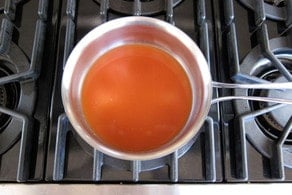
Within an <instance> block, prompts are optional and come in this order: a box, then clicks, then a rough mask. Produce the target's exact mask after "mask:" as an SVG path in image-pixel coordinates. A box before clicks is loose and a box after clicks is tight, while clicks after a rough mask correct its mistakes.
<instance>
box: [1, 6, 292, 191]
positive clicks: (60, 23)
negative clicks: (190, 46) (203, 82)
mask: <svg viewBox="0 0 292 195" xmlns="http://www.w3.org/2000/svg"><path fill="white" fill-rule="evenodd" d="M291 13H292V1H291V0H282V1H281V0H280V1H279V0H278V1H263V0H261V1H250V0H219V1H218V0H198V1H192V0H135V1H129V0H127V1H126V0H83V1H77V0H64V1H57V0H56V1H49V0H40V1H32V0H29V1H25V0H23V1H22V0H4V1H1V2H0V25H1V28H0V77H1V78H0V181H2V182H21V183H27V182H29V183H36V184H39V183H45V184H49V183H58V184H59V183H61V184H63V183H67V184H68V183H69V184H71V183H73V184H81V183H82V184H84V183H86V184H92V183H103V184H117V183H118V184H120V183H126V184H133V183H134V184H145V183H147V184H149V183H150V184H158V185H162V184H168V183H170V184H176V183H179V184H181V183H188V184H198V183H201V184H202V183H234V182H236V183H245V182H248V183H250V182H263V183H266V182H269V183H270V182H277V183H278V182H281V181H285V182H289V181H292V133H290V131H291V129H292V107H291V106H287V105H284V104H273V103H262V102H257V101H247V100H234V101H225V102H222V103H217V104H213V105H212V107H211V109H210V111H209V114H208V117H207V119H206V121H205V124H204V125H203V126H202V128H201V130H200V132H199V135H198V136H197V137H196V138H194V139H192V140H191V141H190V142H189V143H187V144H186V145H185V146H184V147H182V148H180V149H179V150H177V151H176V152H174V153H173V154H171V155H168V156H166V157H162V158H159V159H154V160H149V161H125V160H120V159H116V158H113V157H110V156H107V155H105V154H103V153H101V152H99V151H97V150H94V149H93V148H91V147H90V146H89V145H88V144H87V143H86V142H85V141H83V140H82V139H81V138H80V137H79V136H78V135H77V133H76V132H75V130H74V128H73V127H72V126H71V124H70V122H69V120H68V118H67V116H66V114H65V111H64V108H63V105H62V101H61V91H60V88H61V79H62V74H63V69H64V66H65V63H66V60H67V58H68V56H69V54H70V52H71V51H72V49H73V48H74V46H75V45H76V44H77V43H78V41H79V40H80V39H82V37H84V35H85V34H87V33H88V32H89V31H90V30H92V29H93V28H95V27H97V26H98V25H100V24H102V23H105V22H107V21H109V20H112V19H115V18H119V17H125V16H129V15H138V16H139V15H143V16H147V17H154V18H158V19H161V20H165V21H167V22H169V23H171V24H173V25H175V26H176V27H178V28H180V29H181V30H183V31H184V32H185V33H186V34H188V35H189V36H190V37H191V38H192V39H193V40H194V41H195V42H196V43H197V44H198V45H199V47H200V49H201V50H202V52H203V53H204V55H205V57H206V60H207V62H208V65H209V68H210V71H211V75H212V79H213V80H215V81H220V82H228V83H232V82H235V83H246V84H251V83H272V82H274V83H277V82H288V81H289V82H290V81H292V76H291V75H292V31H291V26H292V15H291ZM229 95H232V96H251V95H255V96H263V97H276V98H279V97H281V98H283V97H284V98H287V99H289V98H290V99H291V90H284V89H283V90H251V89H235V90H227V89H224V90H223V89H214V91H213V98H217V97H219V96H229Z"/></svg>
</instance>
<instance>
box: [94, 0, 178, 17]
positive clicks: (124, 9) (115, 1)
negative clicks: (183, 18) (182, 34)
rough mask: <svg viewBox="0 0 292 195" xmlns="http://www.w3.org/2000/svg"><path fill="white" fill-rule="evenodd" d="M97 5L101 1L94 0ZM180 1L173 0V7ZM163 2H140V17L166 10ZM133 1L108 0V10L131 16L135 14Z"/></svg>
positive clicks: (146, 0)
mask: <svg viewBox="0 0 292 195" xmlns="http://www.w3.org/2000/svg"><path fill="white" fill-rule="evenodd" d="M94 1H97V2H98V3H100V2H101V0H94ZM181 1H182V0H173V6H176V5H177V4H179V3H180V2H181ZM166 2H167V1H165V0H140V5H139V6H141V10H140V13H141V15H151V14H156V13H159V12H162V11H164V10H165V9H166V7H167V6H166ZM135 4H136V3H135V0H109V4H108V5H109V8H110V9H112V10H114V11H116V12H119V13H123V14H127V15H132V14H133V13H134V12H135Z"/></svg>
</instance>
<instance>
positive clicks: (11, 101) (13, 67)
mask: <svg viewBox="0 0 292 195" xmlns="http://www.w3.org/2000/svg"><path fill="white" fill-rule="evenodd" d="M9 44H10V45H9V50H8V51H7V52H6V53H4V54H0V77H5V76H11V75H15V74H19V73H22V72H25V71H27V70H29V67H30V64H29V62H28V59H27V57H26V55H25V54H24V53H23V52H22V50H21V49H20V48H19V47H18V46H16V45H15V44H14V43H13V42H11V43H9ZM35 95H36V94H35V83H34V82H33V81H20V82H9V81H8V82H6V84H3V85H0V106H1V107H2V108H4V109H8V110H13V111H16V112H20V113H21V114H25V115H31V113H32V112H33V109H34V107H33V105H34V101H35ZM22 129H23V124H22V122H21V121H19V119H18V118H17V117H16V116H13V115H6V114H3V113H0V155H1V154H3V153H5V152H6V151H7V150H8V149H9V148H10V147H11V146H13V145H14V143H15V142H16V141H17V140H18V138H19V136H20V133H21V131H22Z"/></svg>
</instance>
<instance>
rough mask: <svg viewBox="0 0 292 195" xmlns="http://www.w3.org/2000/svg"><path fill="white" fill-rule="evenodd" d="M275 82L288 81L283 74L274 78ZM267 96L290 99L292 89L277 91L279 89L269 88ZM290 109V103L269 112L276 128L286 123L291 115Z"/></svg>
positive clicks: (280, 127) (291, 106) (281, 127)
mask: <svg viewBox="0 0 292 195" xmlns="http://www.w3.org/2000/svg"><path fill="white" fill-rule="evenodd" d="M275 82H276V83H281V82H288V81H287V79H286V78H285V77H284V76H280V77H278V78H277V79H276V80H275ZM267 96H268V97H270V98H284V99H292V90H291V89H290V90H285V91H279V90H269V91H268V94H267ZM271 105H272V103H269V106H271ZM291 111H292V105H287V106H284V107H282V108H279V109H276V110H274V111H272V112H271V113H270V116H271V117H270V118H271V119H272V120H273V121H271V122H273V123H274V124H275V125H276V127H277V129H283V127H284V126H285V125H286V124H287V122H288V120H289V118H290V117H291Z"/></svg>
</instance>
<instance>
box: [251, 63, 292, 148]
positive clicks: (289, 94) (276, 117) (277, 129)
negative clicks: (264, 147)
mask: <svg viewBox="0 0 292 195" xmlns="http://www.w3.org/2000/svg"><path fill="white" fill-rule="evenodd" d="M291 65H292V64H290V66H291ZM286 66H288V64H286ZM291 67H292V66H291ZM260 78H262V79H265V80H268V81H271V82H275V83H280V82H288V81H287V79H286V78H285V77H283V76H282V75H281V74H280V73H279V72H278V71H276V70H272V71H269V72H267V74H265V75H264V76H263V77H260ZM257 91H259V92H258V93H256V92H255V93H254V95H259V96H265V97H270V98H285V99H289V98H290V99H291V98H292V90H283V91H280V90H257ZM273 105H274V104H273V103H264V102H252V110H259V109H264V108H266V107H271V106H273ZM291 110H292V105H286V106H283V107H281V108H278V109H275V110H273V111H271V112H268V113H265V114H263V115H260V116H258V117H257V118H256V121H257V124H258V125H259V126H260V128H261V129H262V130H263V131H264V132H265V133H266V134H267V135H268V136H270V137H271V138H272V139H274V140H277V139H279V137H280V136H281V135H282V133H283V129H284V127H285V125H286V124H287V123H288V120H289V118H290V115H289V113H291ZM291 142H292V134H290V135H289V136H288V138H287V139H286V143H291Z"/></svg>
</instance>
